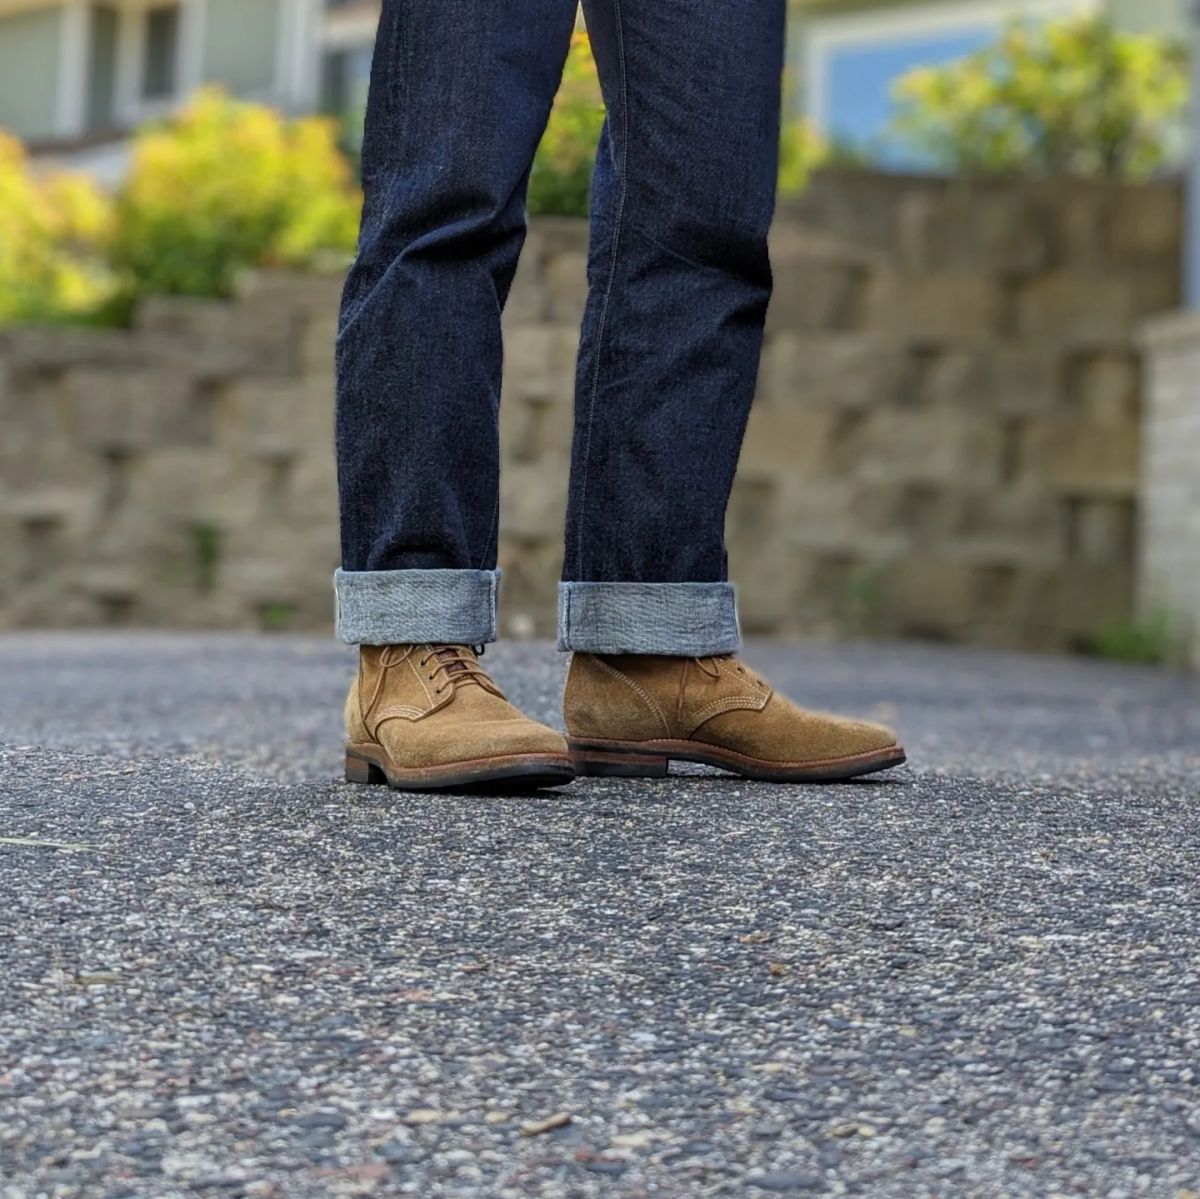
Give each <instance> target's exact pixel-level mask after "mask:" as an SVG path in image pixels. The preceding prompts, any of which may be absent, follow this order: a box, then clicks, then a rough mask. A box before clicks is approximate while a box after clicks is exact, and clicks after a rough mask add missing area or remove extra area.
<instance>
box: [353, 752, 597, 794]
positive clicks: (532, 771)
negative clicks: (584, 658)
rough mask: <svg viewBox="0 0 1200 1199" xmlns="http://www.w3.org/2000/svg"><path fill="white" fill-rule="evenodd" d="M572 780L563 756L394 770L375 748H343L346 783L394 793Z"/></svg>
mask: <svg viewBox="0 0 1200 1199" xmlns="http://www.w3.org/2000/svg"><path fill="white" fill-rule="evenodd" d="M574 778H575V769H574V767H573V766H572V765H571V759H570V758H569V757H568V756H567V755H566V754H507V755H500V756H498V757H494V758H476V759H474V760H470V761H465V762H450V763H447V764H446V765H444V766H429V767H426V768H425V769H422V770H413V769H410V768H407V767H401V766H396V765H395V764H394V763H393V762H392V760H391V759H390V758H389V757H388V756H387V754H386V753H384V751H383V750H382V749H381V748H379V747H378V746H375V745H355V744H353V743H351V744H349V745H347V746H346V782H348V783H374V784H378V785H380V786H387V787H391V788H392V789H393V790H395V791H442V790H446V789H449V788H453V787H486V786H487V785H489V784H494V783H505V784H509V785H511V786H513V787H562V786H565V785H566V784H567V783H570V782H572V781H573V780H574Z"/></svg>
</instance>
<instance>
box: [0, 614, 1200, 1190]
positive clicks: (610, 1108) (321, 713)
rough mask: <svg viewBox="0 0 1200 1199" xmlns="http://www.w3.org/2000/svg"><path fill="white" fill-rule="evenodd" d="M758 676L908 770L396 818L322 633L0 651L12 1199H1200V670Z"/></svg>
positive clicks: (475, 803)
mask: <svg viewBox="0 0 1200 1199" xmlns="http://www.w3.org/2000/svg"><path fill="white" fill-rule="evenodd" d="M747 657H748V658H749V659H750V660H751V661H752V662H753V663H754V665H756V666H758V667H759V668H760V669H762V670H764V671H765V672H766V673H767V674H768V675H769V677H771V678H772V680H773V681H774V682H775V683H776V685H777V686H779V687H780V688H782V689H786V690H788V691H790V692H791V693H792V694H793V695H794V696H795V697H796V698H797V699H799V700H801V701H802V702H804V703H807V704H809V705H810V706H813V707H822V708H832V709H835V710H841V711H845V712H850V713H854V714H857V715H863V716H867V717H870V718H875V719H883V720H886V721H889V722H891V723H894V724H895V725H896V726H898V727H899V729H900V730H901V732H902V733H903V736H904V740H905V743H906V745H907V746H908V749H909V753H910V765H909V766H907V767H904V768H902V769H900V770H897V771H893V772H890V773H888V774H885V775H879V776H876V777H874V778H872V779H869V780H864V781H860V782H857V783H849V784H839V785H825V786H814V785H810V786H779V785H771V784H751V783H746V782H743V781H741V780H738V779H733V778H730V777H727V776H719V775H716V774H714V773H712V772H705V771H702V770H699V769H696V770H689V771H688V772H687V773H685V774H681V775H678V776H676V777H673V778H671V779H669V780H632V781H619V780H597V781H592V780H583V781H581V782H578V783H576V784H575V785H573V786H572V787H570V788H568V789H566V790H564V791H562V792H546V793H536V794H531V795H518V796H504V797H493V796H470V795H451V796H436V795H423V796H420V795H411V794H398V793H392V792H389V791H387V790H386V789H384V788H380V787H369V788H368V787H354V786H351V785H348V784H345V783H343V782H342V781H341V780H340V773H339V770H340V764H341V758H340V746H341V743H340V729H339V719H340V709H341V701H342V698H343V695H344V689H345V686H346V684H347V681H348V679H349V673H350V670H351V669H352V662H353V659H352V656H351V654H350V653H349V652H348V651H347V650H346V649H345V648H344V647H340V646H337V645H335V644H333V643H331V642H329V641H327V640H324V639H318V638H301V637H285V636H234V635H209V634H191V635H189V634H149V633H148V634H117V633H113V634H84V633H70V634H28V633H25V634H7V635H4V636H2V637H0V1197H2V1199H33V1197H39V1196H52V1197H59V1196H61V1197H64V1199H65V1197H68V1196H79V1197H85V1199H93V1197H102V1199H123V1197H130V1199H132V1197H135V1196H137V1197H142V1196H153V1197H155V1199H158V1197H164V1199H170V1197H174V1196H187V1197H192V1196H198V1195H199V1196H208V1195H211V1196H257V1197H261V1199H272V1197H280V1199H290V1197H291V1196H298V1197H305V1199H307V1197H309V1196H312V1197H317V1196H321V1197H324V1196H334V1197H340V1196H353V1195H391V1194H397V1195H400V1194H411V1195H418V1196H422V1197H431V1199H437V1197H439V1196H464V1195H471V1196H488V1197H492V1196H495V1197H502V1199H507V1197H509V1196H512V1197H518V1196H520V1197H523V1196H545V1197H547V1199H550V1197H553V1199H573V1197H580V1199H584V1197H591V1196H622V1197H624V1196H630V1197H632V1196H643V1195H644V1196H681V1197H682V1196H709V1195H720V1196H749V1197H751V1199H753V1197H754V1196H756V1195H763V1196H769V1195H772V1194H785V1195H787V1194H797V1195H823V1194H845V1195H862V1196H904V1197H908V1196H913V1197H922V1196H930V1197H934V1196H936V1197H939V1199H941V1197H945V1196H988V1197H991V1196H1074V1195H1085V1196H1104V1197H1106V1199H1119V1197H1121V1196H1143V1195H1144V1196H1152V1197H1160V1196H1161V1197H1163V1199H1195V1197H1196V1195H1197V1194H1200V947H1198V940H1197V938H1198V936H1200V894H1198V892H1200V819H1198V815H1200V782H1198V781H1197V773H1198V770H1200V682H1197V681H1196V680H1193V679H1188V678H1185V677H1183V676H1179V675H1172V674H1169V673H1166V672H1158V671H1154V670H1150V669H1142V668H1132V667H1122V666H1118V665H1113V664H1106V663H1100V662H1092V661H1083V660H1074V659H1062V658H1050V657H1030V656H1022V655H1011V654H991V653H986V652H983V651H975V650H963V649H955V648H951V647H946V646H919V645H905V646H894V645H871V644H860V645H853V646H842V647H832V646H824V645H780V644H771V643H758V644H754V645H752V646H751V647H750V649H749V651H748V654H747ZM485 663H486V664H488V665H490V666H492V667H493V668H494V671H495V674H496V677H497V678H498V680H499V681H500V682H501V683H502V685H504V686H505V687H506V689H507V690H508V692H509V694H510V696H511V697H512V698H513V699H514V700H515V701H516V702H518V703H520V704H521V705H522V706H524V707H525V708H526V709H527V710H528V711H529V712H530V713H531V714H532V715H535V716H538V717H540V718H542V719H546V720H549V721H551V722H557V720H558V717H557V704H558V698H559V692H560V689H561V681H562V674H563V670H564V666H565V663H564V662H563V660H562V659H561V658H560V657H559V656H558V655H556V654H555V653H554V651H553V650H552V649H551V648H550V647H549V646H547V645H544V644H518V645H509V646H503V647H496V648H494V649H490V650H489V652H488V654H487V656H486V658H485Z"/></svg>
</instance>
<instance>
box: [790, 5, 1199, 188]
mask: <svg viewBox="0 0 1200 1199" xmlns="http://www.w3.org/2000/svg"><path fill="white" fill-rule="evenodd" d="M792 8H793V11H794V17H793V22H792V30H791V37H790V48H789V65H790V68H791V73H792V82H793V89H792V90H793V97H792V99H793V103H794V104H795V105H796V106H797V107H798V108H799V109H800V110H802V111H804V112H806V113H807V114H808V115H809V116H810V117H811V118H812V120H813V121H814V123H815V124H816V126H817V127H818V128H819V129H820V130H821V132H822V133H824V134H825V136H826V137H828V138H829V139H830V140H831V141H833V142H834V143H837V144H840V145H842V146H843V147H845V148H848V149H851V150H855V149H858V150H865V151H869V152H870V153H871V157H873V158H874V159H876V160H881V161H883V162H884V163H885V164H887V163H889V161H890V162H891V164H892V165H899V166H909V165H915V164H912V163H910V162H907V161H904V160H903V158H901V157H898V152H897V150H896V149H895V147H892V146H889V145H887V144H886V139H885V137H884V135H885V133H886V130H887V126H888V123H889V120H890V117H891V93H892V87H893V85H894V84H895V82H896V81H897V80H898V79H899V78H900V77H901V76H903V75H905V74H906V73H907V72H909V71H911V70H912V69H914V68H916V67H922V66H936V65H938V64H940V63H945V62H949V61H952V60H954V59H956V58H961V57H962V56H963V55H965V54H969V53H971V52H972V51H975V50H978V49H980V48H981V47H982V46H985V45H987V44H988V43H989V42H991V41H992V40H994V38H995V37H996V35H997V33H998V32H1000V30H1002V29H1003V28H1004V26H1005V25H1006V24H1008V23H1010V22H1012V21H1014V20H1027V21H1039V20H1053V19H1056V18H1062V17H1064V16H1068V15H1071V14H1075V13H1104V14H1106V15H1108V16H1109V17H1110V18H1111V19H1112V20H1113V21H1114V22H1115V23H1116V24H1117V25H1119V26H1121V27H1123V28H1128V29H1134V30H1139V31H1154V32H1160V33H1165V34H1169V35H1179V36H1183V35H1185V34H1186V32H1187V17H1186V11H1185V6H1184V3H1183V0H917V2H914V0H792Z"/></svg>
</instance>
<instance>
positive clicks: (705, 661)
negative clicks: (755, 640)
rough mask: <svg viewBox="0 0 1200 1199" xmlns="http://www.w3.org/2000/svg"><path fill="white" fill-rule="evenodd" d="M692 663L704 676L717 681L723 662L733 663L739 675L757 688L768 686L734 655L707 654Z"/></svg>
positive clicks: (694, 659)
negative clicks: (743, 676) (742, 675)
mask: <svg viewBox="0 0 1200 1199" xmlns="http://www.w3.org/2000/svg"><path fill="white" fill-rule="evenodd" d="M692 661H693V662H695V663H696V665H697V666H698V667H699V668H700V670H701V671H702V672H703V673H704V674H706V675H708V677H709V678H710V679H717V678H720V677H721V663H722V662H732V663H734V669H735V670H736V671H737V673H738V674H744V675H745V676H746V677H747V678H748V679H750V680H751V681H752V682H753V683H754V685H755V686H756V687H758V688H760V689H761V688H762V687H764V686H766V684H765V683H763V681H762V680H761V679H760V678H759V677H758V676H757V675H756V674H754V673H753V672H752V671H749V670H747V669H746V668H745V667H744V666H743V665H742V664H741V663H740V662H739V661H738V660H737V658H736V657H735V656H734V655H733V654H705V655H704V656H703V657H699V658H693V659H692Z"/></svg>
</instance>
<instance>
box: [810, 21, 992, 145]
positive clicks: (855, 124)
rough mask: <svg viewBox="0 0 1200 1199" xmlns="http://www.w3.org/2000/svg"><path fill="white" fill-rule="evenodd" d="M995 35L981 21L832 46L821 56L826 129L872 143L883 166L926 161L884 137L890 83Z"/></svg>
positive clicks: (841, 138) (837, 136)
mask: <svg viewBox="0 0 1200 1199" xmlns="http://www.w3.org/2000/svg"><path fill="white" fill-rule="evenodd" d="M995 37H996V30H995V29H994V28H989V27H986V26H985V27H980V28H977V29H957V30H955V31H954V32H952V33H927V34H915V35H912V36H909V37H893V38H888V39H886V40H884V39H880V40H878V41H875V42H869V41H862V42H859V43H857V44H855V45H851V46H842V47H839V48H837V49H833V50H831V51H830V52H829V54H828V55H827V57H826V59H825V95H824V109H825V131H826V133H827V134H828V136H829V137H830V138H831V139H833V140H834V141H837V142H842V143H845V144H847V145H850V146H854V147H870V148H871V149H872V151H873V152H874V154H875V156H876V157H877V158H879V159H880V160H881V161H882V162H883V164H884V165H886V166H891V167H894V168H915V167H921V166H924V165H927V164H926V163H923V162H922V161H921V160H920V158H919V156H917V155H915V154H914V153H913V152H912V151H911V150H907V149H906V148H904V147H902V146H897V145H895V144H891V143H888V142H886V141H885V140H883V139H884V135H885V134H886V133H887V129H888V125H889V124H890V122H891V119H892V115H893V113H894V111H895V110H894V102H893V100H892V86H893V84H894V83H895V82H896V80H898V79H899V78H900V77H901V76H903V75H906V74H907V73H908V72H909V71H911V70H913V69H914V68H915V67H927V66H937V65H938V64H940V63H945V62H951V61H953V60H954V59H956V58H962V57H963V56H964V55H967V54H971V53H973V52H974V51H976V50H979V49H981V48H982V47H983V46H986V45H988V44H989V43H990V42H992V41H994V40H995Z"/></svg>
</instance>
